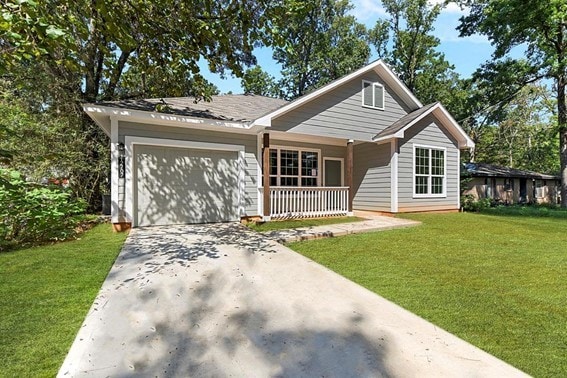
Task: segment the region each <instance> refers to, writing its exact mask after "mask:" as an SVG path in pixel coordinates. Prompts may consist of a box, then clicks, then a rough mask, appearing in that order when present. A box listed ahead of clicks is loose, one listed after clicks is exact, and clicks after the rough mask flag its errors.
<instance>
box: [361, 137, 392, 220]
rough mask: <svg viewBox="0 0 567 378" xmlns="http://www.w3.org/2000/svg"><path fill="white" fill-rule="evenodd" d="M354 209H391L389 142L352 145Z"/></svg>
mask: <svg viewBox="0 0 567 378" xmlns="http://www.w3.org/2000/svg"><path fill="white" fill-rule="evenodd" d="M353 155H354V156H353V160H354V172H353V173H354V174H353V181H354V183H353V185H354V200H353V208H354V210H370V211H390V210H391V194H390V193H391V187H390V176H391V167H390V161H391V151H390V144H389V143H388V144H379V145H378V144H375V143H362V144H357V145H355V146H354V154H353Z"/></svg>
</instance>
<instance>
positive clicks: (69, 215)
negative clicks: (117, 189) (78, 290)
mask: <svg viewBox="0 0 567 378" xmlns="http://www.w3.org/2000/svg"><path fill="white" fill-rule="evenodd" d="M85 207H86V204H85V203H84V201H82V200H74V199H73V198H72V197H71V193H69V191H66V190H64V189H62V188H60V187H56V186H49V187H46V186H41V185H37V184H32V183H28V182H26V181H25V179H24V177H23V176H22V175H21V174H20V173H19V172H17V171H14V170H10V169H2V168H0V250H1V249H2V247H3V248H8V247H13V246H16V245H19V246H22V245H27V244H37V243H42V242H46V241H53V240H63V239H68V238H70V237H72V236H75V227H76V226H77V225H78V223H79V221H80V218H78V217H77V215H81V214H83V213H84V211H85ZM2 245H3V246H2Z"/></svg>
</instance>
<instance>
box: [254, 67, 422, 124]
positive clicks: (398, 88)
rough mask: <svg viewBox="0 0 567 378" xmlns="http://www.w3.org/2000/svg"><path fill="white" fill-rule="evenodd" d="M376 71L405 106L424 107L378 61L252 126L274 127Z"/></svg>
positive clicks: (255, 122)
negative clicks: (281, 119)
mask: <svg viewBox="0 0 567 378" xmlns="http://www.w3.org/2000/svg"><path fill="white" fill-rule="evenodd" d="M370 71H374V72H376V74H377V75H378V76H380V77H381V78H382V80H384V81H385V82H386V83H387V84H388V85H389V86H390V87H391V88H392V90H393V91H394V92H396V94H397V95H398V96H400V98H401V99H402V100H403V101H404V102H405V104H406V105H407V106H408V107H409V108H410V109H412V110H415V109H419V108H421V107H422V106H423V105H422V103H421V102H419V100H418V99H417V98H416V97H415V96H414V94H413V93H411V91H410V90H409V89H408V88H407V87H406V86H405V85H404V84H403V83H402V82H401V80H400V79H399V78H398V77H397V76H396V75H395V74H394V73H393V72H392V70H390V68H388V66H387V65H386V64H385V63H384V62H383V61H382V60H380V59H379V60H376V61H374V62H372V63H370V64H368V65H366V66H364V67H362V68H360V69H358V70H356V71H354V72H352V73H351V74H349V75H346V76H343V77H342V78H340V79H338V80H335V81H333V82H331V83H329V84H327V85H325V86H323V87H321V88H319V89H317V90H316V91H313V92H311V93H310V94H308V95H305V96H303V97H300V98H299V99H297V100H295V101H293V102H290V103H289V104H287V105H285V106H282V107H281V108H279V109H277V110H275V111H273V112H271V113H268V114H266V115H265V116H263V117H260V118H258V119H257V120H255V121H254V122H253V123H252V126H254V125H259V126H266V127H270V126H272V120H273V119H274V118H277V117H279V116H281V115H283V114H285V113H288V112H290V111H291V110H293V109H295V108H297V107H299V106H301V105H303V104H305V103H307V102H310V101H313V100H314V99H316V98H318V97H320V96H322V95H324V94H325V93H328V92H330V91H332V90H334V89H335V88H337V87H339V86H341V85H343V84H345V83H347V82H349V81H351V80H353V79H355V78H357V77H358V76H360V75H363V74H365V73H367V72H370Z"/></svg>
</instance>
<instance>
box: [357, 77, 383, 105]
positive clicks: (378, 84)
mask: <svg viewBox="0 0 567 378" xmlns="http://www.w3.org/2000/svg"><path fill="white" fill-rule="evenodd" d="M364 84H370V86H372V106H371V105H366V104H365V103H364ZM375 87H379V88H381V89H382V107H379V106H376V92H375ZM385 92H386V90H385V89H384V86H383V85H382V84H380V83H379V82H376V81H370V80H362V92H361V96H360V101H361V105H362V107H363V108H368V109H377V110H384V108H385V107H386V98H385V97H386V95H385Z"/></svg>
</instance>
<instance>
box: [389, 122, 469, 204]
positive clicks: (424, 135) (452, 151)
mask: <svg viewBox="0 0 567 378" xmlns="http://www.w3.org/2000/svg"><path fill="white" fill-rule="evenodd" d="M415 144H419V145H423V146H429V147H441V148H446V156H445V159H446V167H447V172H446V176H445V178H446V196H444V197H435V198H414V195H413V191H414V183H413V166H414V161H413V159H414V157H413V154H414V152H413V148H414V145H415ZM457 145H458V144H457V142H456V141H455V140H454V138H453V137H452V136H451V135H450V134H449V133H448V132H447V131H446V130H444V129H443V128H442V127H441V126H438V125H437V124H435V122H434V119H433V117H432V116H428V117H426V118H424V119H423V120H421V121H420V122H418V123H417V124H416V125H414V126H413V127H411V128H410V129H409V130H408V131H406V133H405V138H404V139H403V140H400V144H399V146H400V147H399V158H398V177H399V179H398V211H399V212H413V211H437V210H455V209H458V208H459V206H460V205H459V196H460V188H459V187H460V177H459V176H460V173H459V167H460V162H459V150H458V148H457Z"/></svg>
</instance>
